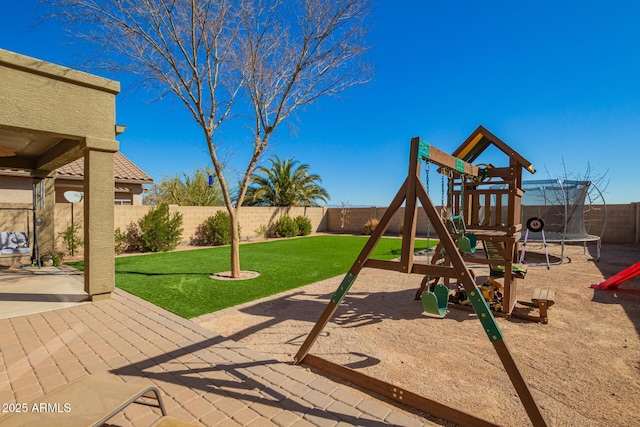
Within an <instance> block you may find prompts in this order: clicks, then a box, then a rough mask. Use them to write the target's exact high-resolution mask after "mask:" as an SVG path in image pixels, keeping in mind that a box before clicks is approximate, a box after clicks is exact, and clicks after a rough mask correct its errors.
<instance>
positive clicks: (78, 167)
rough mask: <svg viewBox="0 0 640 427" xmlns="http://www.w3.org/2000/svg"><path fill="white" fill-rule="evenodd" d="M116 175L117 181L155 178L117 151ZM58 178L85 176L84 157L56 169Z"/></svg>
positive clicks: (115, 158) (146, 180)
mask: <svg viewBox="0 0 640 427" xmlns="http://www.w3.org/2000/svg"><path fill="white" fill-rule="evenodd" d="M113 165H114V177H115V180H116V181H141V182H145V183H152V182H153V179H152V178H151V177H150V176H149V175H147V174H146V173H145V172H144V171H143V170H142V169H140V168H139V167H138V166H136V165H135V164H134V163H133V162H132V161H131V160H129V159H127V158H126V157H125V156H124V154H122V153H121V152H119V151H117V152H116V153H115V154H114V156H113ZM56 171H57V172H58V178H65V177H83V176H84V158H83V157H81V158H79V159H78V160H75V161H73V162H71V163H68V164H66V165H64V166H62V167H61V168H58V169H56Z"/></svg>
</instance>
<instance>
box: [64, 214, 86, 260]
mask: <svg viewBox="0 0 640 427" xmlns="http://www.w3.org/2000/svg"><path fill="white" fill-rule="evenodd" d="M58 236H60V237H62V242H63V243H64V246H65V248H66V249H67V254H71V256H74V255H75V253H76V251H77V250H78V248H79V247H80V246H82V245H83V241H82V239H81V238H80V224H78V223H75V222H74V223H73V224H71V225H70V226H68V227H67V228H65V230H64V231H63V232H62V233H58Z"/></svg>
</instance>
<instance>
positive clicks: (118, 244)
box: [113, 227, 128, 255]
mask: <svg viewBox="0 0 640 427" xmlns="http://www.w3.org/2000/svg"><path fill="white" fill-rule="evenodd" d="M127 241H128V239H127V234H126V233H123V232H122V230H120V227H118V228H116V231H114V232H113V242H114V249H115V251H116V254H118V255H120V254H121V253H122V252H124V251H125V249H127Z"/></svg>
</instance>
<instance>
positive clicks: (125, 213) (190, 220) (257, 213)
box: [0, 203, 327, 254]
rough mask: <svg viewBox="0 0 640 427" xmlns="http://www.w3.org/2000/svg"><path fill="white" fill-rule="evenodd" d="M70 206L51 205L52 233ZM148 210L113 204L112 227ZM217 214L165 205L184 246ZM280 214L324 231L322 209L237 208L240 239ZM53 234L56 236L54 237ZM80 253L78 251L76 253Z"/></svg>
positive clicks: (76, 208) (77, 214)
mask: <svg viewBox="0 0 640 427" xmlns="http://www.w3.org/2000/svg"><path fill="white" fill-rule="evenodd" d="M71 207H72V204H71V203H56V206H55V212H56V213H55V224H56V233H59V232H61V231H63V230H64V229H66V228H67V227H68V226H69V225H71ZM148 211H149V206H130V205H116V206H114V228H120V230H121V231H122V232H125V231H126V230H127V227H128V226H129V224H131V223H132V222H134V223H137V222H138V221H139V220H140V218H142V217H143V216H144V215H145V214H146V213H147V212H148ZM218 211H225V212H226V208H224V207H222V206H177V205H169V213H170V214H171V215H173V213H175V212H179V213H181V214H182V228H183V232H182V242H183V243H185V244H188V243H189V242H190V241H191V240H192V239H193V238H194V237H195V233H196V229H197V228H198V226H199V225H200V224H202V223H204V221H205V220H206V219H207V218H208V217H210V216H213V215H215V214H216V212H218ZM282 215H289V216H291V217H296V216H298V215H303V216H306V217H308V218H309V219H310V220H311V227H312V228H311V229H312V232H322V231H327V220H326V208H322V207H319V208H311V207H309V208H304V207H295V208H274V207H248V206H245V207H242V208H241V209H240V218H239V222H240V228H241V236H242V239H243V240H244V239H250V238H254V237H256V230H257V229H258V227H260V226H261V225H265V226H267V227H268V226H269V225H270V224H273V223H275V222H276V221H277V220H278V218H280V216H282ZM0 218H1V217H0ZM73 220H74V222H76V223H79V224H80V225H81V226H83V225H84V215H83V209H82V203H74V204H73ZM56 235H57V234H56ZM57 247H58V249H59V250H64V249H63V243H62V240H61V239H60V238H58V242H57ZM78 253H79V254H82V253H83V251H82V248H80V250H79V251H78Z"/></svg>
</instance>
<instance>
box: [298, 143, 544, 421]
mask: <svg viewBox="0 0 640 427" xmlns="http://www.w3.org/2000/svg"><path fill="white" fill-rule="evenodd" d="M421 144H424V143H423V142H422V141H421V140H420V139H419V138H413V139H412V141H411V160H410V166H409V176H408V178H407V179H406V180H405V182H404V184H403V185H402V187H401V188H400V190H399V191H398V193H397V194H396V196H395V197H394V199H393V201H392V202H391V204H390V206H389V208H388V209H387V211H386V212H385V213H384V215H383V216H382V218H381V220H380V222H379V224H378V226H377V227H376V229H375V230H374V232H373V234H372V235H371V237H370V238H369V240H368V241H367V243H366V244H365V246H364V248H363V249H362V251H361V252H360V255H359V256H358V258H357V259H356V261H355V262H354V264H353V265H352V267H351V269H350V270H349V272H348V273H347V274H346V276H345V277H344V279H343V280H342V282H341V283H340V285H339V286H338V289H337V290H336V291H335V293H334V294H333V296H332V298H331V300H330V301H329V303H328V304H327V306H326V308H325V310H324V311H323V313H322V315H321V316H320V318H319V319H318V321H317V322H316V324H315V326H314V327H313V329H312V330H311V332H310V333H309V335H308V336H307V338H306V339H305V341H304V343H303V344H302V346H301V347H300V349H299V350H298V353H297V354H296V356H295V363H296V364H300V363H307V364H309V365H312V366H314V367H316V368H318V369H323V370H326V371H329V372H330V373H331V374H333V375H337V376H340V377H342V378H345V379H347V380H349V381H351V382H353V383H356V384H359V385H361V386H364V387H372V388H374V391H376V392H379V393H382V394H385V395H387V396H388V397H392V398H395V399H396V400H398V401H400V402H403V403H405V404H409V405H412V404H413V405H412V406H415V407H417V408H418V409H420V410H423V411H426V412H428V413H430V414H432V415H434V416H436V417H440V418H443V419H447V420H450V421H453V422H456V423H458V424H460V425H463V426H472V425H473V426H478V425H495V424H493V423H491V422H488V421H486V420H483V419H480V418H478V417H475V416H473V415H470V414H467V413H465V412H462V411H459V410H457V409H454V408H450V407H447V406H445V405H442V404H440V403H438V402H435V401H432V400H430V399H427V398H425V397H422V396H418V395H416V394H414V393H411V392H408V391H405V390H403V389H402V388H401V387H397V386H394V385H392V384H388V383H385V382H383V381H380V380H377V379H374V378H371V377H368V376H366V375H365V374H363V373H361V372H357V371H355V370H351V369H349V368H346V367H343V366H340V365H337V364H334V363H332V362H329V361H327V360H324V359H321V358H319V357H317V356H314V355H310V354H309V351H310V349H311V347H312V346H313V344H314V343H315V342H316V340H317V338H318V337H319V335H320V333H321V332H322V330H323V329H324V328H325V326H326V325H327V323H328V322H329V320H330V319H331V318H332V317H333V315H334V314H335V312H336V310H337V308H338V305H340V303H341V302H342V300H343V299H344V297H345V295H346V293H347V292H348V291H349V289H350V288H351V286H352V285H353V283H354V282H355V279H356V278H357V275H358V273H359V272H360V271H361V270H362V268H363V267H372V268H381V269H385V270H393V271H401V272H405V273H418V274H423V275H433V276H437V277H449V278H455V279H457V280H458V281H459V283H461V284H462V285H463V286H464V288H465V290H466V292H467V295H469V299H470V301H471V304H472V306H473V309H474V311H475V312H476V314H477V317H478V320H479V321H480V323H481V324H482V328H483V329H484V331H485V333H486V334H487V336H488V337H489V340H490V341H491V343H492V344H493V347H494V349H495V351H496V353H497V355H498V357H499V358H500V361H501V362H502V365H503V366H504V369H505V371H506V372H507V374H508V376H509V378H510V380H511V382H512V384H513V386H514V388H515V390H516V392H517V394H518V396H519V397H520V400H521V402H522V404H523V406H524V408H525V410H526V412H527V415H528V416H529V419H530V420H531V422H532V424H533V425H534V426H536V427H537V426H547V422H546V420H545V418H544V416H543V415H542V413H541V412H540V408H539V407H538V405H537V404H536V402H535V400H534V398H533V396H532V394H531V391H530V390H529V387H528V385H527V383H526V382H525V380H524V378H523V377H522V374H521V373H520V371H519V369H518V367H517V365H516V363H515V360H514V359H513V357H512V355H511V353H510V351H509V349H508V347H507V344H506V343H505V342H504V339H503V335H502V331H501V330H500V327H499V326H498V324H497V323H496V321H495V318H494V317H493V314H492V313H491V310H490V309H489V306H488V305H487V302H486V301H485V299H484V298H483V296H482V293H481V292H480V290H479V289H478V288H477V287H476V284H475V280H473V278H472V275H471V273H470V271H469V269H468V268H467V266H466V264H465V263H464V260H463V258H462V255H461V254H460V252H459V251H458V248H457V246H456V243H455V242H454V240H453V238H452V237H451V235H450V234H449V233H448V231H447V229H446V227H445V225H444V223H443V222H442V218H441V217H440V216H439V215H438V213H437V211H436V209H435V207H434V205H433V203H432V202H431V199H430V198H429V196H428V194H427V192H426V191H425V189H424V187H423V186H422V183H421V182H420V176H419V173H420V172H419V161H420V159H419V158H418V153H419V150H420V152H421V153H422V150H423V146H421ZM426 150H427V153H428V154H432V155H433V154H435V155H436V156H437V157H438V158H437V159H435V160H434V159H432V158H427V160H430V161H432V162H434V163H437V164H440V165H443V166H447V165H448V164H449V163H450V161H451V159H448V158H446V157H444V156H448V155H446V154H444V153H442V152H441V151H440V150H437V149H433V148H432V149H431V152H429V146H428V145H427V149H426ZM448 157H451V156H448ZM458 161H459V159H458V160H453V162H454V164H455V165H456V167H458V166H459V163H458ZM463 163H464V162H463ZM405 200H406V202H407V203H406V207H405V216H404V224H405V228H404V230H403V236H402V253H401V258H400V262H397V261H381V260H372V259H370V258H369V257H370V256H371V253H372V252H373V250H374V248H375V246H376V245H377V244H378V242H379V241H380V238H381V237H382V235H383V234H384V232H385V231H386V229H387V228H388V226H389V223H390V221H391V218H392V217H393V215H394V214H395V213H396V212H397V211H398V209H400V207H401V205H402V203H403V202H404V201H405ZM418 200H420V202H421V204H422V207H423V209H424V210H425V212H426V214H427V217H428V218H429V220H430V221H431V224H432V226H433V228H434V231H435V232H436V234H437V235H438V237H439V239H440V243H441V245H442V247H443V249H444V251H445V252H446V254H447V256H448V258H449V260H450V262H451V266H450V267H447V266H436V265H423V264H414V263H413V250H414V243H415V233H416V217H417V209H418V205H417V201H418ZM407 225H408V226H407ZM409 397H410V398H409Z"/></svg>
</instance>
